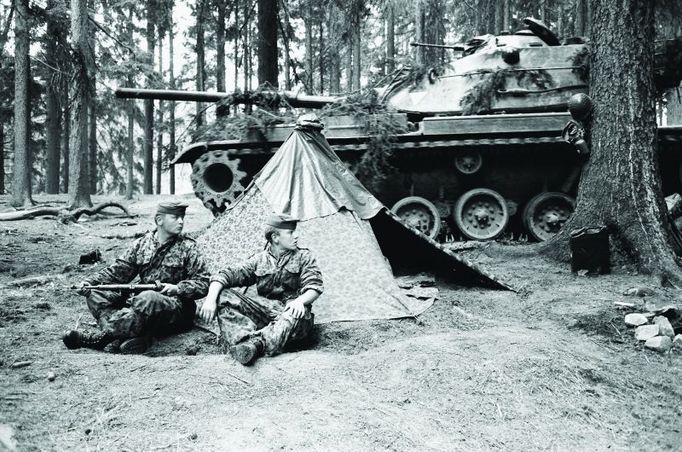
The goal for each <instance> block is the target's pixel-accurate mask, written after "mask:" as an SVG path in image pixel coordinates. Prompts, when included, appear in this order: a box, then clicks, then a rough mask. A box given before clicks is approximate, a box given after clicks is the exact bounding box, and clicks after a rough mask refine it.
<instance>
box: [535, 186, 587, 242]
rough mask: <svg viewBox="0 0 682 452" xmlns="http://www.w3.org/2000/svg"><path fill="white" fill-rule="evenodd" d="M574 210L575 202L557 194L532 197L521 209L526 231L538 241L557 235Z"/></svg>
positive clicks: (547, 193) (548, 193) (561, 194)
mask: <svg viewBox="0 0 682 452" xmlns="http://www.w3.org/2000/svg"><path fill="white" fill-rule="evenodd" d="M574 209H575V200H574V199H573V198H571V197H570V196H568V195H565V194H563V193H558V192H544V193H540V194H539V195H536V196H535V197H533V198H532V199H531V200H530V201H528V204H526V207H525V208H524V209H523V224H524V226H525V227H526V230H527V231H528V233H529V234H530V235H531V237H533V238H535V239H536V240H539V241H541V242H542V241H544V240H548V239H550V238H552V237H553V236H554V235H556V234H558V233H559V231H560V230H561V227H562V226H563V225H564V223H565V222H566V220H568V218H569V217H570V216H571V214H572V213H573V210H574Z"/></svg>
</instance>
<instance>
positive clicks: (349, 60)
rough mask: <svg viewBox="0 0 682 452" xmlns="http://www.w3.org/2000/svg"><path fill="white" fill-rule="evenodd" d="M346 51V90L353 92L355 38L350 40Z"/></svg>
mask: <svg viewBox="0 0 682 452" xmlns="http://www.w3.org/2000/svg"><path fill="white" fill-rule="evenodd" d="M347 44H348V46H347V47H348V48H347V49H346V90H347V91H353V36H352V35H351V36H350V37H349V38H348V43H347Z"/></svg>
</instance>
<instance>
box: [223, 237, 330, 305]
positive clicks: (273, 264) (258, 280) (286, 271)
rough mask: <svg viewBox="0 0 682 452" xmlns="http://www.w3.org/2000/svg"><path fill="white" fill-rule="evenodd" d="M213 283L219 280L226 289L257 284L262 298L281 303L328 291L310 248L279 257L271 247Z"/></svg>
mask: <svg viewBox="0 0 682 452" xmlns="http://www.w3.org/2000/svg"><path fill="white" fill-rule="evenodd" d="M211 281H218V282H219V283H221V284H222V285H223V286H224V287H246V286H252V285H254V284H255V285H256V288H257V289H258V295H260V296H261V297H265V298H269V299H272V300H280V301H287V300H290V299H292V298H296V297H298V296H299V295H301V294H302V293H304V292H305V291H307V290H308V289H312V290H314V291H316V292H318V293H322V292H323V290H324V286H323V284H322V274H321V273H320V269H319V267H318V266H317V261H316V260H315V258H314V257H313V255H312V253H311V252H310V251H309V250H308V249H306V248H297V249H296V250H294V251H288V252H285V253H282V254H281V255H280V256H279V258H277V257H275V256H274V255H273V254H272V252H271V251H270V247H269V246H268V247H267V249H265V250H263V251H261V252H260V253H257V254H254V255H253V256H251V257H250V258H249V259H247V260H246V261H244V262H242V263H241V264H239V265H234V266H231V267H229V268H227V269H225V270H221V271H219V272H218V273H217V274H214V275H212V276H211Z"/></svg>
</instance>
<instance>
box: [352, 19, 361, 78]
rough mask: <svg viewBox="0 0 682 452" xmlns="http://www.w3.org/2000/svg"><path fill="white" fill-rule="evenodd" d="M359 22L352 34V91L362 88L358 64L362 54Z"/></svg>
mask: <svg viewBox="0 0 682 452" xmlns="http://www.w3.org/2000/svg"><path fill="white" fill-rule="evenodd" d="M360 29H361V26H360V21H359V20H358V26H357V27H356V29H355V31H354V32H353V89H356V90H359V89H360V88H362V86H361V85H360V67H361V66H360V63H361V53H362V41H361V38H360V36H361V35H360Z"/></svg>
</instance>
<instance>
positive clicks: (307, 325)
mask: <svg viewBox="0 0 682 452" xmlns="http://www.w3.org/2000/svg"><path fill="white" fill-rule="evenodd" d="M285 306H286V305H285V303H283V302H282V301H279V300H272V299H269V298H265V297H259V296H257V295H256V296H247V295H244V294H242V293H240V292H238V291H236V290H232V289H225V290H223V292H222V294H221V296H220V300H219V304H218V326H219V327H220V338H221V342H222V344H223V347H225V351H227V349H228V348H229V347H230V346H232V345H235V344H238V343H239V342H242V341H245V340H248V339H251V338H259V339H261V340H262V341H263V343H264V344H265V354H266V355H267V356H273V355H277V354H279V353H281V352H282V351H283V349H284V347H285V346H286V345H287V344H289V343H291V342H296V341H299V340H302V339H304V338H305V337H306V336H307V335H308V334H309V333H310V331H312V329H313V324H314V318H315V316H314V315H313V313H312V312H311V311H310V308H309V307H308V308H307V309H306V313H305V316H304V317H303V318H301V319H295V318H293V317H292V316H291V315H290V314H289V313H286V312H283V311H284V308H285Z"/></svg>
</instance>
